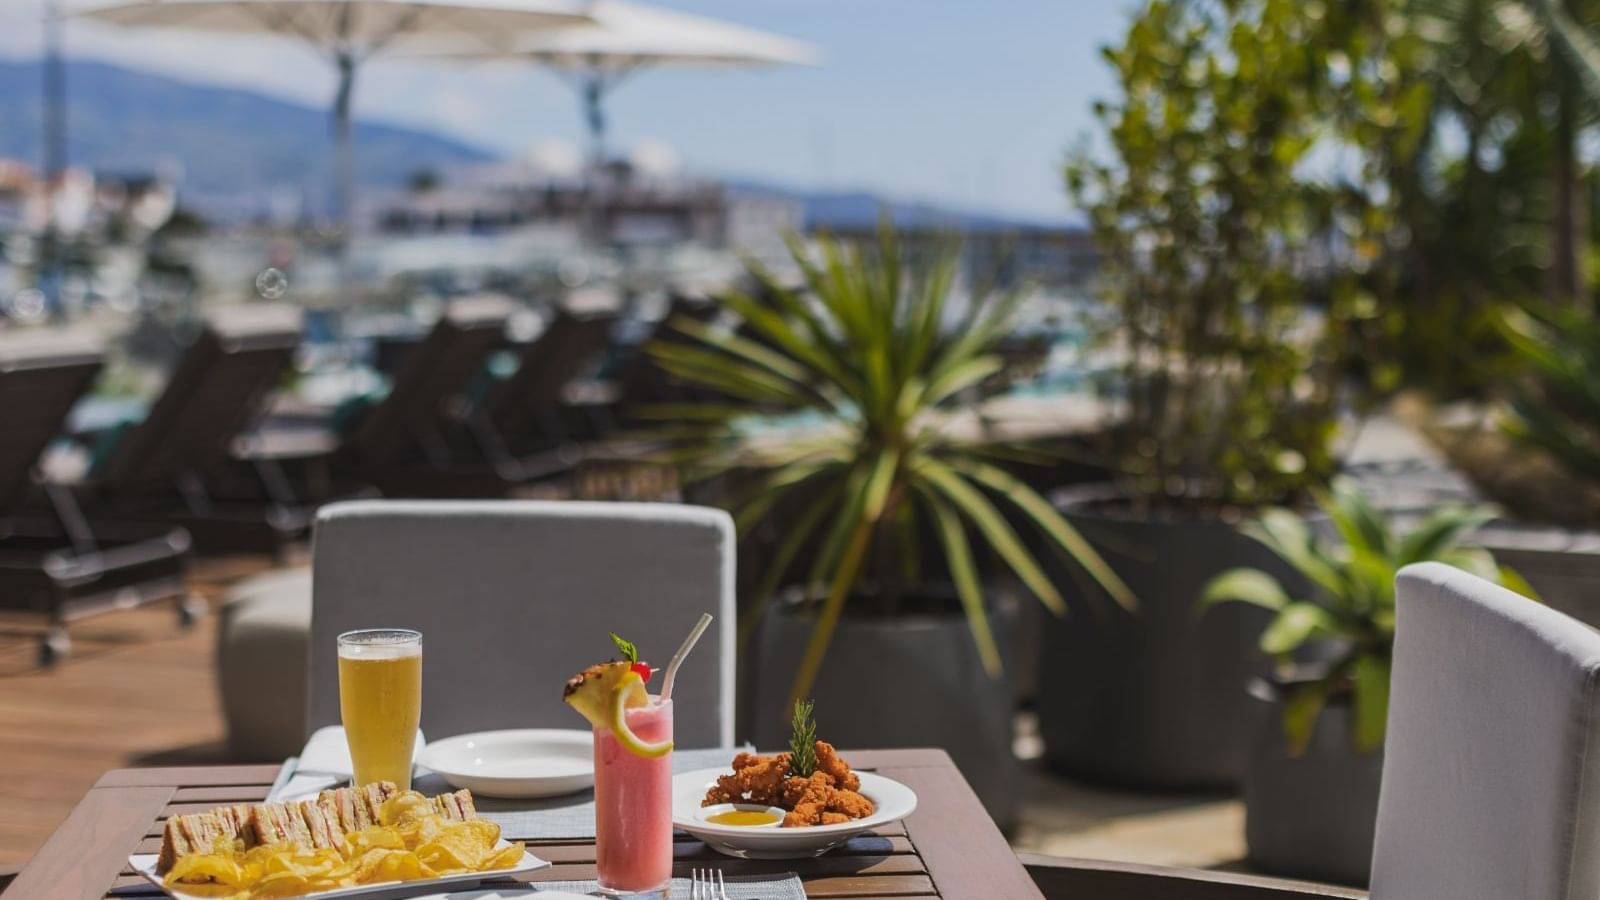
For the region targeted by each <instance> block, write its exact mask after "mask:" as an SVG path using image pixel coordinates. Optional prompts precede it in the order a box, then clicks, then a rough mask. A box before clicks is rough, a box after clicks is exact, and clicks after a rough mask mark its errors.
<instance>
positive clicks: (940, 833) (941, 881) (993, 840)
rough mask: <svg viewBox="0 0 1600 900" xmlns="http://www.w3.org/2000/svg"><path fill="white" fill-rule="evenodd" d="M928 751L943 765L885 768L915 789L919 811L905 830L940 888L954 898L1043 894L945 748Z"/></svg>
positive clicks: (897, 778) (890, 774)
mask: <svg viewBox="0 0 1600 900" xmlns="http://www.w3.org/2000/svg"><path fill="white" fill-rule="evenodd" d="M924 752H931V753H937V754H938V755H940V756H943V757H944V759H945V764H944V765H943V766H935V765H929V766H921V767H916V768H906V769H902V768H900V767H898V766H885V767H884V769H883V773H884V774H885V775H886V776H888V777H889V778H893V779H895V780H897V781H900V782H902V783H904V784H905V785H906V786H908V787H910V788H911V789H912V790H913V791H916V792H917V811H916V812H915V813H913V814H912V816H911V818H910V819H908V820H907V823H906V833H907V834H908V835H909V836H910V838H911V843H913V844H915V845H916V847H917V851H918V852H919V853H920V854H922V858H923V859H924V860H926V861H927V863H928V871H929V872H930V873H931V874H932V875H933V879H934V881H935V882H937V883H938V885H939V892H940V893H941V894H943V895H944V896H946V897H951V898H956V897H1038V896H1040V894H1039V889H1038V887H1037V886H1035V885H1034V883H1033V880H1032V879H1031V878H1029V877H1028V871H1027V870H1026V869H1024V868H1023V867H1022V864H1021V863H1019V862H1018V861H1017V857H1016V854H1015V853H1013V852H1012V850H1011V846H1010V845H1009V844H1007V843H1006V840H1005V837H1004V836H1003V835H1001V834H1000V830H999V829H998V828H996V827H995V825H994V821H993V820H991V819H990V818H989V816H988V815H987V814H986V813H985V812H984V811H983V805H982V803H981V802H979V800H978V797H977V795H976V794H974V793H973V792H972V788H971V787H970V786H969V785H968V784H967V780H966V779H965V778H963V777H961V772H960V770H958V769H957V768H956V767H955V764H954V763H952V762H950V757H949V756H947V755H946V754H945V753H944V751H943V750H933V751H924Z"/></svg>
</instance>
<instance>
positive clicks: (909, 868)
mask: <svg viewBox="0 0 1600 900" xmlns="http://www.w3.org/2000/svg"><path fill="white" fill-rule="evenodd" d="M845 757H846V758H847V759H849V760H850V762H851V763H852V764H853V765H856V766H859V767H862V768H864V769H872V770H875V771H876V772H878V773H879V774H881V775H885V776H887V777H889V778H893V779H895V780H896V781H900V782H903V783H904V784H906V785H908V786H910V787H911V789H912V790H914V791H916V792H917V811H916V812H915V813H913V814H912V815H911V816H910V817H909V818H907V819H906V820H905V821H904V822H903V823H899V824H896V825H893V826H889V827H886V828H883V829H881V830H879V831H877V832H874V833H872V834H871V835H865V836H862V837H858V838H856V839H854V840H852V841H851V842H850V843H849V844H848V845H847V846H845V847H841V848H839V849H836V850H834V851H832V852H830V853H828V854H827V855H825V856H822V857H820V858H818V859H812V860H782V861H762V860H740V859H731V858H729V857H725V856H722V855H720V854H717V853H714V852H712V851H710V850H707V849H706V848H705V847H704V845H702V844H700V843H699V842H698V841H694V840H692V839H690V838H689V837H688V836H687V835H681V834H680V835H679V836H678V837H679V840H678V844H677V860H676V862H675V864H674V866H673V872H674V874H677V875H681V876H685V877H687V876H688V874H689V870H690V869H691V868H693V867H695V866H704V865H708V864H709V865H715V866H718V867H720V868H722V870H723V871H724V872H726V873H727V874H729V875H735V874H750V873H757V872H786V871H795V872H798V873H799V874H800V877H801V878H802V879H803V880H804V881H805V886H806V894H807V895H808V896H810V897H819V898H820V897H829V898H865V897H898V898H906V900H928V898H933V897H944V898H947V900H968V898H974V900H975V898H985V900H1041V898H1042V895H1041V894H1040V893H1039V891H1038V889H1037V888H1035V887H1034V884H1033V881H1032V879H1030V878H1029V876H1028V873H1027V871H1026V870H1024V869H1023V867H1022V864H1021V863H1019V862H1018V861H1017V858H1016V856H1015V855H1014V854H1013V853H1012V852H1011V848H1010V847H1009V846H1008V845H1007V844H1006V841H1005V838H1004V837H1002V836H1001V834H1000V832H999V830H998V829H996V828H995V826H994V823H993V822H992V821H991V820H990V819H989V817H988V815H987V814H985V813H984V811H983V806H982V805H980V804H979V802H978V798H977V796H976V795H974V794H973V793H972V789H971V788H970V787H968V786H967V782H966V780H965V779H963V778H962V777H961V773H960V772H959V771H957V770H956V768H955V766H954V765H952V764H951V762H950V757H949V756H947V755H946V754H945V753H944V751H942V750H876V751H857V752H850V753H846V754H845ZM277 774H278V766H275V765H266V766H196V767H188V768H168V769H117V770H115V771H112V772H107V773H106V774H105V775H104V776H103V777H102V778H101V779H100V781H99V782H98V783H97V784H96V785H95V786H94V788H93V789H91V790H90V791H89V793H88V794H86V795H85V796H84V798H83V800H82V801H81V802H80V803H79V804H78V806H77V808H75V809H74V810H73V811H72V813H71V814H70V815H69V816H67V820H66V821H65V822H63V823H61V827H60V828H57V829H56V831H55V834H53V835H51V836H50V840H49V841H47V842H46V843H45V845H44V846H43V847H42V848H40V850H39V852H38V854H36V855H35V856H34V857H33V859H32V860H30V861H29V862H28V864H27V865H26V866H25V867H23V869H22V872H21V873H20V874H18V875H17V878H16V880H15V881H14V882H12V884H11V887H10V888H8V889H7V890H6V892H5V900H99V898H103V897H107V896H119V897H128V896H133V897H141V896H143V897H149V896H151V895H160V891H159V890H157V889H156V888H155V886H154V885H151V884H150V883H149V882H146V881H145V880H144V879H142V878H140V877H139V876H137V875H134V874H132V872H131V871H130V870H129V869H128V865H127V862H128V855H129V854H130V853H153V852H155V850H156V848H157V847H159V846H160V834H161V822H162V820H163V819H165V818H166V817H167V816H168V815H173V814H183V813H190V812H200V811H203V810H207V809H210V808H212V807H214V806H217V805H219V804H223V803H243V802H250V801H259V800H261V799H263V798H265V797H266V794H267V789H268V788H269V787H270V785H271V783H272V780H273V778H274V777H275V776H276V775H277ZM506 837H507V838H510V839H513V840H515V839H518V838H519V837H520V835H516V834H507V835H506ZM528 849H530V850H532V851H533V852H534V853H535V854H537V855H538V856H541V857H543V858H545V859H548V860H550V861H551V862H553V863H555V865H553V866H551V867H549V868H546V869H541V870H539V871H537V872H533V873H529V874H528V875H526V876H523V878H524V879H525V880H529V881H559V880H567V879H583V878H593V877H594V844H593V843H589V842H584V841H540V842H529V844H528ZM113 890H115V891H116V893H115V894H114V895H113V894H110V892H111V891H113Z"/></svg>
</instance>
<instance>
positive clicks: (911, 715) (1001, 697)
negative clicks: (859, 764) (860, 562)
mask: <svg viewBox="0 0 1600 900" xmlns="http://www.w3.org/2000/svg"><path fill="white" fill-rule="evenodd" d="M952 602H953V601H952ZM996 607H997V608H996V609H994V610H992V611H991V613H990V617H991V623H992V624H993V626H994V628H995V632H996V635H995V636H996V638H997V639H998V640H999V642H1000V646H1001V647H1005V646H1007V644H1008V642H1009V640H1010V635H1011V633H1012V632H1013V630H1014V625H1013V622H1014V611H1013V610H1014V604H1011V603H1000V604H996ZM812 622H813V619H812V617H811V616H809V615H805V614H802V613H798V612H796V611H794V610H793V608H792V607H786V606H778V605H775V606H774V608H773V609H772V610H771V612H770V613H769V614H768V616H767V618H766V619H765V621H764V622H763V623H762V627H761V634H760V648H759V653H760V655H759V657H758V659H759V660H760V669H759V670H758V671H757V672H756V673H754V675H755V678H754V681H755V693H756V695H757V701H756V703H755V704H754V708H755V709H756V710H758V711H759V714H757V715H755V716H754V717H753V718H752V720H751V723H750V724H751V729H750V733H751V737H752V739H753V740H754V741H755V743H756V746H757V747H759V748H760V749H761V750H763V751H772V750H780V749H783V748H784V747H785V746H786V745H787V743H788V738H789V714H788V710H787V709H786V708H785V703H786V702H787V700H788V696H789V687H790V684H791V682H792V681H793V679H794V673H795V670H796V669H797V668H798V666H799V664H800V658H801V656H802V655H803V654H804V651H805V645H806V641H807V640H808V639H809V638H810V636H811V627H812ZM811 697H812V699H814V700H815V701H816V704H817V707H816V721H817V737H819V738H821V739H822V740H825V741H828V742H830V743H832V744H834V745H835V746H838V747H841V748H846V747H942V748H944V750H945V751H947V752H948V753H949V754H950V757H951V758H952V759H953V760H955V763H956V766H957V767H959V768H960V769H961V772H962V774H963V775H965V776H966V779H967V781H968V782H969V783H970V784H971V785H972V789H973V790H974V791H975V792H976V793H977V795H978V798H979V799H981V800H982V801H983V804H984V807H985V808H986V809H987V810H988V811H989V815H990V816H991V817H992V818H994V820H995V821H996V822H997V823H998V824H999V825H1000V827H1001V828H1002V830H1005V829H1009V828H1010V827H1012V826H1013V825H1014V824H1015V823H1016V819H1017V811H1018V805H1019V803H1020V799H1021V795H1020V792H1021V767H1020V764H1019V763H1018V761H1017V759H1016V757H1015V755H1014V754H1013V752H1012V747H1011V738H1012V716H1013V713H1014V711H1015V710H1014V706H1013V703H1012V688H1011V682H1010V678H1009V677H1007V676H1002V677H1001V678H990V677H989V676H988V675H987V674H986V673H985V672H984V671H983V665H982V664H981V663H980V662H979V660H978V654H977V649H976V647H975V646H974V644H973V642H972V634H971V632H970V631H969V630H968V629H967V624H966V620H965V619H964V618H963V617H962V615H961V613H960V611H959V609H957V610H955V611H953V612H952V613H951V614H949V615H928V614H915V615H899V616H883V617H852V616H851V615H849V613H848V612H847V613H846V615H845V616H844V617H843V618H841V619H840V621H839V626H838V629H837V630H836V631H835V632H834V635H833V643H832V645H831V646H830V648H829V650H828V657H827V662H826V663H825V664H824V665H823V668H822V672H821V674H820V675H819V676H818V677H817V683H816V686H815V688H813V690H812V692H811Z"/></svg>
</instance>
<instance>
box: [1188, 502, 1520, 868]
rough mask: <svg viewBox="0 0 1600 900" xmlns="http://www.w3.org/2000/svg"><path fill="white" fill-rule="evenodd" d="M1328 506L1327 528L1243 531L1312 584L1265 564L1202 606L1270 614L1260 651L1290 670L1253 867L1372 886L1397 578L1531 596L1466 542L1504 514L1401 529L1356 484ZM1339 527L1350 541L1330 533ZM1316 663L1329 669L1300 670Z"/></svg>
mask: <svg viewBox="0 0 1600 900" xmlns="http://www.w3.org/2000/svg"><path fill="white" fill-rule="evenodd" d="M1319 506H1320V512H1321V516H1320V517H1319V518H1318V519H1316V520H1311V521H1308V520H1307V519H1305V518H1302V517H1301V516H1300V515H1298V514H1296V513H1294V512H1292V511H1290V510H1286V509H1273V510H1268V511H1266V512H1264V513H1263V514H1262V515H1261V516H1260V517H1259V518H1257V519H1256V520H1254V521H1252V522H1250V523H1249V524H1247V525H1245V526H1244V527H1243V528H1242V529H1241V531H1242V532H1243V533H1244V534H1245V535H1247V536H1249V537H1250V538H1252V539H1253V540H1255V541H1258V542H1259V543H1260V544H1261V545H1262V546H1263V547H1264V548H1266V549H1268V550H1270V551H1271V552H1272V553H1273V555H1275V556H1276V557H1278V558H1279V559H1281V560H1282V561H1283V562H1285V563H1287V564H1288V565H1289V566H1291V567H1292V568H1293V569H1294V571H1295V572H1296V573H1298V575H1299V576H1300V578H1299V579H1298V585H1309V586H1310V587H1309V589H1302V588H1301V587H1299V586H1295V587H1290V586H1287V585H1285V584H1284V583H1283V582H1281V581H1280V580H1279V579H1278V578H1277V577H1276V576H1275V575H1274V574H1271V573H1269V572H1265V571H1262V570H1260V569H1253V568H1240V569H1234V570H1232V571H1229V572H1225V573H1223V574H1222V575H1219V576H1218V577H1217V578H1216V579H1214V580H1213V581H1212V582H1211V583H1210V584H1209V585H1207V586H1206V589H1205V593H1204V598H1203V601H1202V606H1201V609H1202V610H1209V609H1211V608H1212V607H1214V606H1218V605H1225V606H1238V605H1245V606H1250V607H1255V608H1258V609H1261V610H1264V611H1266V613H1268V615H1269V616H1270V621H1269V622H1268V624H1267V626H1266V627H1265V628H1264V629H1263V630H1262V632H1261V635H1260V649H1261V652H1262V653H1263V654H1264V655H1265V656H1266V657H1268V658H1270V659H1271V660H1273V661H1274V663H1275V666H1276V668H1275V670H1274V672H1273V675H1272V676H1271V677H1270V678H1269V679H1263V680H1260V681H1258V682H1257V683H1256V684H1254V685H1252V686H1251V693H1252V694H1253V695H1255V696H1256V697H1257V698H1258V699H1260V700H1262V701H1264V702H1266V703H1268V704H1269V705H1270V706H1271V707H1272V708H1273V711H1274V712H1275V715H1272V716H1269V717H1267V718H1265V719H1263V720H1262V725H1261V728H1260V729H1259V731H1258V732H1257V735H1256V740H1255V742H1254V743H1253V744H1252V746H1251V752H1250V759H1249V765H1248V767H1247V769H1246V772H1245V776H1244V798H1245V840H1246V842H1247V844H1248V845H1249V850H1250V860H1251V862H1252V864H1254V865H1255V866H1257V867H1259V868H1260V869H1262V870H1263V871H1268V872H1273V873H1276V874H1282V875H1291V876H1295V877H1301V878H1313V879H1320V880H1327V881H1335V882H1339V883H1344V884H1365V883H1366V879H1367V872H1368V869H1369V868H1370V865H1371V861H1372V838H1373V828H1374V825H1375V823H1376V821H1377V812H1378V782H1379V777H1380V776H1381V774H1382V770H1383V754H1382V748H1383V738H1384V731H1385V728H1386V726H1387V722H1388V714H1389V665H1390V659H1391V656H1392V653H1393V649H1394V627H1395V591H1394V579H1395V574H1396V573H1397V572H1399V571H1400V569H1401V568H1403V567H1405V566H1408V565H1410V564H1412V563H1418V562H1427V561H1430V560H1436V561H1439V562H1443V563H1447V564H1449V565H1453V566H1456V567H1458V568H1461V569H1465V570H1466V571H1468V572H1471V573H1473V574H1475V575H1478V576H1480V577H1483V578H1488V579H1490V580H1493V581H1498V582H1500V583H1502V584H1505V585H1506V586H1508V587H1511V588H1512V589H1514V590H1519V591H1522V592H1524V593H1528V587H1527V585H1526V584H1525V583H1524V582H1523V581H1522V580H1521V578H1520V577H1518V576H1517V575H1516V574H1515V573H1514V572H1512V571H1511V570H1509V569H1504V568H1501V567H1499V566H1497V565H1496V563H1495V560H1494V557H1493V556H1492V555H1490V553H1489V552H1488V551H1486V550H1484V549H1482V548H1479V547H1468V546H1464V545H1463V541H1464V540H1466V539H1467V538H1468V537H1470V535H1471V534H1472V532H1473V531H1475V530H1476V529H1477V528H1478V527H1479V526H1481V525H1482V524H1483V523H1484V522H1486V521H1488V520H1489V519H1490V518H1492V517H1493V515H1494V513H1493V511H1492V510H1490V509H1488V508H1485V507H1466V506H1445V507H1440V508H1438V509H1436V510H1435V511H1434V512H1433V513H1431V514H1429V515H1428V516H1427V517H1425V518H1423V519H1422V520H1421V521H1420V522H1417V523H1416V524H1415V525H1414V527H1412V528H1410V529H1407V530H1405V531H1401V530H1399V529H1397V528H1396V527H1395V525H1394V523H1393V522H1392V521H1391V520H1390V518H1389V517H1388V516H1386V515H1384V514H1381V513H1379V512H1378V511H1377V510H1376V509H1374V508H1373V505H1372V504H1371V503H1370V502H1369V501H1368V499H1367V498H1366V497H1365V496H1363V494H1362V493H1361V492H1360V491H1359V490H1358V489H1357V488H1356V487H1355V486H1354V484H1353V483H1351V482H1349V481H1346V480H1340V481H1338V482H1336V483H1335V484H1334V486H1333V488H1332V490H1331V492H1330V493H1329V494H1328V495H1326V496H1325V497H1323V498H1322V500H1321V502H1320V504H1319ZM1327 531H1331V532H1333V533H1334V534H1336V535H1337V540H1334V539H1332V538H1331V537H1330V536H1328V535H1326V534H1324V533H1319V532H1327ZM1307 650H1312V651H1313V652H1311V653H1309V654H1308V653H1307V652H1306V651H1307ZM1308 656H1310V657H1313V658H1315V659H1316V660H1317V661H1316V662H1313V663H1305V662H1300V663H1297V662H1296V659H1297V658H1298V659H1301V660H1304V659H1306V658H1307V657H1308ZM1241 687H1243V686H1242V685H1241Z"/></svg>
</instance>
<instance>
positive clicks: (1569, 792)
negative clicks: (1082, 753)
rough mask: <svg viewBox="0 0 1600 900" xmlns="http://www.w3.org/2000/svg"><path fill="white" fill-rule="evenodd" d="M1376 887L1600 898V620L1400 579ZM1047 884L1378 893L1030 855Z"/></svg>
mask: <svg viewBox="0 0 1600 900" xmlns="http://www.w3.org/2000/svg"><path fill="white" fill-rule="evenodd" d="M1397 587H1398V598H1399V599H1398V621H1397V626H1396V640H1395V649H1394V671H1393V676H1392V679H1391V685H1392V686H1391V703H1390V707H1389V737H1388V741H1387V743H1386V745H1385V748H1384V768H1383V787H1382V795H1381V799H1380V801H1379V809H1378V831H1377V842H1376V845H1375V847H1374V852H1373V863H1372V889H1371V895H1370V896H1371V898H1372V900H1513V898H1514V900H1578V898H1584V900H1592V898H1595V897H1600V853H1597V852H1596V851H1597V850H1600V692H1597V690H1596V686H1597V684H1600V633H1597V632H1596V631H1594V630H1593V629H1591V628H1590V627H1588V626H1587V625H1584V624H1583V623H1581V622H1579V621H1577V620H1576V619H1572V618H1569V617H1568V616H1565V615H1562V614H1561V613H1558V612H1556V611H1554V610H1552V609H1549V608H1547V607H1544V606H1541V605H1540V604H1538V603H1535V602H1533V601H1531V600H1529V599H1527V598H1525V597H1521V596H1518V595H1517V594H1514V593H1512V592H1510V591H1508V590H1506V589H1504V588H1501V587H1498V586H1496V585H1494V584H1491V583H1489V582H1487V581H1484V580H1482V579H1479V578H1475V577H1473V576H1471V575H1468V574H1466V573H1465V572H1462V571H1460V570H1457V569H1452V568H1450V567H1449V566H1445V565H1441V564H1439V563H1423V564H1420V565H1415V566H1410V567H1408V568H1406V569H1404V570H1403V571H1401V573H1400V577H1399V580H1398V585H1397ZM1024 862H1025V863H1026V864H1027V866H1028V870H1029V872H1030V873H1031V874H1033V876H1034V880H1035V882H1036V883H1037V884H1038V885H1039V887H1040V889H1041V890H1042V891H1043V893H1044V894H1045V895H1046V896H1047V897H1051V898H1063V900H1065V898H1074V897H1096V898H1102V900H1113V898H1119V897H1127V898H1130V900H1131V898H1135V897H1137V898H1140V900H1165V898H1171V900H1180V898H1181V900H1205V898H1215V900H1289V898H1312V897H1339V898H1355V897H1363V896H1366V894H1364V893H1363V892H1361V891H1355V890H1350V889H1345V888H1334V887H1326V886H1321V885H1311V884H1305V883H1296V882H1288V881H1283V880H1279V879H1267V878H1255V877H1252V876H1248V875H1232V874H1222V873H1215V872H1197V871H1193V870H1184V869H1166V868H1161V867H1156V866H1139V865H1132V864H1122V863H1102V862H1091V861H1086V860H1065V859H1048V858H1040V857H1029V858H1026V859H1025V860H1024Z"/></svg>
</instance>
